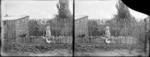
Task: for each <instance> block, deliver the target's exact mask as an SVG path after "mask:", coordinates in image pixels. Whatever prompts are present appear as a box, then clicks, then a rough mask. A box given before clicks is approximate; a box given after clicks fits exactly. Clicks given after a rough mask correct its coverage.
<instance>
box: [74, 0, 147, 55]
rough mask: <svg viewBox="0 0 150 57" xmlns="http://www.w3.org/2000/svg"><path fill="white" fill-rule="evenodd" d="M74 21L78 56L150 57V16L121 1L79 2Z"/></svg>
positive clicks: (93, 0)
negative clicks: (149, 36) (149, 56)
mask: <svg viewBox="0 0 150 57" xmlns="http://www.w3.org/2000/svg"><path fill="white" fill-rule="evenodd" d="M74 18H75V52H74V53H75V56H102V57H103V56H147V55H148V54H149V53H148V51H149V42H148V39H147V38H148V33H150V29H149V26H150V21H149V19H150V17H149V16H148V15H146V14H144V13H141V12H138V11H135V10H132V8H129V7H128V6H126V5H125V4H124V3H123V2H122V1H121V0H75V17H74ZM148 31H149V32H148Z"/></svg>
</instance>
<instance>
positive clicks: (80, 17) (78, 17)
mask: <svg viewBox="0 0 150 57" xmlns="http://www.w3.org/2000/svg"><path fill="white" fill-rule="evenodd" d="M85 17H88V16H76V17H75V20H79V19H82V18H85Z"/></svg>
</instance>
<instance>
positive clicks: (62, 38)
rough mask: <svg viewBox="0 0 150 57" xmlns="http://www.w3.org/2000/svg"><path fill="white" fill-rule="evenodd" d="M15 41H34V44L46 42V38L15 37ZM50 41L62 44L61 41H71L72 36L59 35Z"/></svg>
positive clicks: (69, 42)
mask: <svg viewBox="0 0 150 57" xmlns="http://www.w3.org/2000/svg"><path fill="white" fill-rule="evenodd" d="M17 41H18V42H20V43H36V44H46V40H45V39H43V38H42V37H27V38H17ZM51 41H52V43H56V44H63V43H68V44H71V43H72V37H71V36H59V37H55V38H54V39H53V40H51Z"/></svg>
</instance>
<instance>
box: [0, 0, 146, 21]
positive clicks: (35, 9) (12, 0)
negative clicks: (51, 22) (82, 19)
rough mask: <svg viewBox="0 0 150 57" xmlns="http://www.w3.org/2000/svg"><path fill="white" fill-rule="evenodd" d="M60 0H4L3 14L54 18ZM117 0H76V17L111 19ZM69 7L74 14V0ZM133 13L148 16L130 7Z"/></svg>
mask: <svg viewBox="0 0 150 57" xmlns="http://www.w3.org/2000/svg"><path fill="white" fill-rule="evenodd" d="M57 2H58V0H50V1H35V0H33V1H31V0H3V1H2V16H5V15H6V14H8V15H10V16H20V15H21V16H22V15H29V16H30V19H41V18H53V17H54V15H56V14H58V10H57V8H56V4H57ZM116 3H117V0H82V1H81V0H75V17H78V16H89V19H110V18H112V17H113V15H115V14H116V13H117V10H116V7H115V5H116ZM69 9H70V11H71V13H72V14H73V3H72V0H71V1H70V2H69ZM129 10H130V12H131V14H132V15H133V16H134V17H135V18H137V19H138V20H140V19H143V18H146V17H147V15H145V14H143V13H139V12H137V11H135V10H132V9H131V8H129Z"/></svg>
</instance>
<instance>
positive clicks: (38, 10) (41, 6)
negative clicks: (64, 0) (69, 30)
mask: <svg viewBox="0 0 150 57" xmlns="http://www.w3.org/2000/svg"><path fill="white" fill-rule="evenodd" d="M57 3H58V0H51V1H31V0H27V1H25V0H23V1H19V0H12V1H10V0H8V1H7V0H4V1H2V16H5V15H6V14H8V15H10V16H26V15H29V17H30V19H40V18H53V17H54V16H55V15H56V14H58V10H57V7H56V4H57ZM72 8H73V7H72V1H70V2H69V9H70V11H71V13H72V11H73V9H72Z"/></svg>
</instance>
